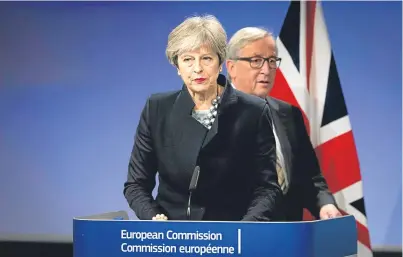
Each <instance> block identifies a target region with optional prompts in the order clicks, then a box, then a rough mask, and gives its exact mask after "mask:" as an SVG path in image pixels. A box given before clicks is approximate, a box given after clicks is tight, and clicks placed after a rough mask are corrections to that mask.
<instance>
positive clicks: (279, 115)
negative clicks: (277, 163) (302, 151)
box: [266, 97, 292, 190]
mask: <svg viewBox="0 0 403 257" xmlns="http://www.w3.org/2000/svg"><path fill="white" fill-rule="evenodd" d="M266 101H267V103H268V104H269V107H270V108H269V109H270V113H271V117H272V119H273V123H274V127H275V129H276V134H277V137H278V140H279V141H280V145H281V149H280V150H281V152H282V153H283V157H284V165H285V169H286V176H287V180H288V183H290V182H291V177H292V172H291V171H292V151H291V146H290V142H289V140H288V136H287V116H286V115H285V114H284V113H283V112H281V111H280V106H279V104H278V103H277V102H276V101H275V100H273V99H272V98H271V97H266ZM286 190H287V189H286Z"/></svg>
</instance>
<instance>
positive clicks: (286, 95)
mask: <svg viewBox="0 0 403 257" xmlns="http://www.w3.org/2000/svg"><path fill="white" fill-rule="evenodd" d="M269 96H271V97H274V98H277V99H280V100H282V101H284V102H287V103H289V104H291V105H293V106H295V107H298V108H299V109H300V110H301V106H300V105H299V103H298V101H297V99H296V98H295V96H294V93H293V92H292V91H291V88H290V86H289V85H288V82H287V80H286V79H285V77H284V75H283V73H282V71H281V70H280V69H277V72H276V78H275V80H274V86H273V89H272V90H270V92H269ZM301 112H302V115H303V118H304V122H305V127H306V130H307V133H308V135H309V133H310V126H309V121H308V118H307V117H306V115H305V113H304V112H303V111H302V110H301Z"/></svg>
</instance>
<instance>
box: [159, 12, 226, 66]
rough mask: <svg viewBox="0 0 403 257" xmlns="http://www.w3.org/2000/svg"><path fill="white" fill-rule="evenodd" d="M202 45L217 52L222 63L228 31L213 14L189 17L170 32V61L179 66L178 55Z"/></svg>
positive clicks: (168, 56) (168, 55) (224, 56)
mask: <svg viewBox="0 0 403 257" xmlns="http://www.w3.org/2000/svg"><path fill="white" fill-rule="evenodd" d="M202 46H206V47H209V48H211V50H212V51H214V52H216V53H217V55H218V57H219V59H220V65H221V64H222V63H223V62H224V60H225V58H226V47H227V33H226V32H225V30H224V28H223V26H222V25H221V23H220V22H219V21H218V20H217V18H216V17H214V16H213V15H204V16H194V17H190V18H187V19H186V20H185V21H183V22H182V23H181V24H179V25H178V26H177V27H176V28H175V29H174V30H172V31H171V33H169V36H168V45H167V48H166V52H165V53H166V56H167V58H168V61H169V62H170V63H171V64H173V65H175V66H178V56H179V55H181V54H183V53H185V52H190V51H193V50H196V49H198V48H200V47H202Z"/></svg>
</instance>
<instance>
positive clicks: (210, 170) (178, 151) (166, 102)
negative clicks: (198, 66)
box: [124, 76, 282, 221]
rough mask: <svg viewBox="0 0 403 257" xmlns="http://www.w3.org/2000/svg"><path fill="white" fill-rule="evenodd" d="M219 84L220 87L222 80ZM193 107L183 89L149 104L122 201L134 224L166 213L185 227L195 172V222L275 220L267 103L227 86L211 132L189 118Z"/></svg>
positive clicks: (272, 146) (278, 193)
mask: <svg viewBox="0 0 403 257" xmlns="http://www.w3.org/2000/svg"><path fill="white" fill-rule="evenodd" d="M219 80H223V81H219V82H220V85H224V84H225V81H226V80H225V77H224V78H223V77H221V76H220V79H219ZM228 85H229V84H228ZM193 107H194V103H193V100H192V98H191V96H190V94H189V92H188V90H187V88H186V87H185V86H183V88H182V90H179V91H175V92H169V93H161V94H154V95H152V96H151V97H150V98H149V99H148V100H147V103H146V105H145V107H144V110H143V112H142V114H141V118H140V122H139V125H138V128H137V133H136V138H135V143H134V147H133V150H132V154H131V159H130V164H129V171H128V177H127V182H126V183H125V185H124V195H125V197H126V199H127V201H128V203H129V205H130V207H131V208H132V209H133V210H134V212H135V213H136V215H137V217H138V218H139V219H141V220H148V219H151V218H152V217H153V216H155V215H156V214H158V213H164V214H165V215H167V216H168V218H169V219H170V220H184V219H186V210H187V202H188V189H189V183H190V181H191V177H192V173H193V170H194V168H195V166H196V165H198V166H200V176H199V180H198V185H197V189H196V191H195V192H194V194H193V196H192V203H193V204H192V210H193V212H192V219H194V220H224V221H240V220H246V221H265V220H266V221H267V220H273V219H274V216H273V215H274V211H275V208H276V207H275V206H276V204H277V202H278V200H279V197H281V195H282V194H281V190H280V187H279V185H278V183H277V174H276V171H275V140H274V135H273V132H272V130H270V129H267V128H268V126H270V125H271V121H270V118H269V112H268V105H267V103H266V101H264V100H263V99H259V98H257V97H254V96H250V95H247V94H244V93H242V92H240V91H237V90H235V89H233V88H232V87H231V86H226V88H225V91H224V93H223V96H222V102H221V105H220V107H219V110H218V117H217V118H216V119H215V121H214V124H213V125H212V128H211V129H210V130H209V131H208V130H207V129H206V128H205V127H204V126H203V125H202V124H200V123H199V122H198V121H197V120H195V119H194V118H193V117H192V116H191V111H192V109H193ZM157 171H158V173H159V188H158V196H157V198H156V200H154V199H153V198H152V195H151V193H152V190H153V188H154V187H155V175H156V172H157Z"/></svg>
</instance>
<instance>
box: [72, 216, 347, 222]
mask: <svg viewBox="0 0 403 257" xmlns="http://www.w3.org/2000/svg"><path fill="white" fill-rule="evenodd" d="M351 218H354V216H353V215H345V216H341V217H335V218H332V219H327V220H304V221H210V220H209V221H204V220H164V221H160V220H159V221H155V220H131V219H128V220H127V219H110V218H94V219H92V218H87V217H74V218H73V220H76V221H112V222H115V221H119V222H121V221H126V222H127V221H129V222H170V223H173V222H180V223H183V222H186V223H200V222H202V223H242V224H248V223H250V224H262V223H263V224H284V223H286V224H290V223H295V224H304V223H318V222H326V221H331V220H340V219H351ZM354 219H355V218H354Z"/></svg>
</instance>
